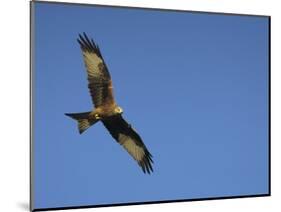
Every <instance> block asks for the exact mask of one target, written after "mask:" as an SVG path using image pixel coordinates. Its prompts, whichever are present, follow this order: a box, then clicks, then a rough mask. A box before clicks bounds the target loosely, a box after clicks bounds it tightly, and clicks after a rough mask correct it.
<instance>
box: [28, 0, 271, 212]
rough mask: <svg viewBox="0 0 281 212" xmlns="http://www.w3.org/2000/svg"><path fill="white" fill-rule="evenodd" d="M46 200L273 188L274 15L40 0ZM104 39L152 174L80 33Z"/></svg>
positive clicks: (39, 182)
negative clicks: (101, 98)
mask: <svg viewBox="0 0 281 212" xmlns="http://www.w3.org/2000/svg"><path fill="white" fill-rule="evenodd" d="M34 17H35V28H34V29H35V40H34V43H33V44H34V50H35V51H34V102H33V104H34V129H33V130H34V146H33V147H34V153H33V154H34V182H33V185H34V207H35V208H46V207H67V206H80V205H98V204H114V203H127V202H143V201H160V200H172V199H191V198H207V197H221V196H236V195H252V194H264V193H267V192H268V62H269V61H268V31H267V29H268V19H267V18H264V17H249V16H233V15H228V16H226V15H218V14H203V13H188V12H164V11H152V10H139V9H125V8H123V9H121V8H108V7H86V6H73V5H61V4H46V3H35V16H34ZM81 32H86V33H87V34H88V35H89V36H90V37H93V38H94V40H95V41H96V42H97V43H98V44H99V46H100V48H101V51H102V54H103V56H104V58H105V60H106V63H107V66H108V68H109V70H110V73H111V76H112V79H113V84H114V89H115V90H114V92H115V97H116V100H117V102H118V104H119V105H120V106H121V107H122V108H123V109H124V114H123V115H124V117H125V119H127V121H128V122H130V123H131V124H132V126H133V127H134V128H135V129H137V131H138V132H139V134H140V135H141V137H142V138H143V140H144V142H145V144H146V146H147V148H148V149H149V150H150V152H151V153H152V155H153V159H154V161H155V163H154V170H155V171H154V173H153V174H152V175H145V174H143V173H142V171H141V169H140V168H139V167H138V165H137V164H136V162H135V161H133V159H132V158H131V157H130V156H129V155H128V154H127V152H126V151H125V150H123V148H122V147H121V146H120V145H119V144H118V143H116V142H115V141H114V140H113V138H112V137H111V136H110V135H109V133H108V132H107V131H106V129H105V128H104V127H103V125H102V124H101V123H98V124H96V125H94V126H93V127H92V128H90V129H89V130H87V131H86V132H85V133H84V134H83V135H80V134H79V133H78V130H77V126H76V123H75V122H74V121H73V120H71V119H69V118H68V117H66V116H65V115H64V113H69V112H85V111H89V110H91V109H92V107H93V106H92V103H91V98H90V95H89V92H88V88H87V79H86V71H85V68H84V64H83V60H82V55H81V51H80V48H79V45H78V43H77V42H76V38H77V36H78V33H81Z"/></svg>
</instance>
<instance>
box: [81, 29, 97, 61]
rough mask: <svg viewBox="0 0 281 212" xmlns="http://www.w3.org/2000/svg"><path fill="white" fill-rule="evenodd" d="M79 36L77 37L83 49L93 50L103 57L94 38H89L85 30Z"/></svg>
mask: <svg viewBox="0 0 281 212" xmlns="http://www.w3.org/2000/svg"><path fill="white" fill-rule="evenodd" d="M78 36H79V38H78V39H77V41H78V43H79V44H80V47H81V49H82V50H83V51H87V52H93V53H95V54H97V55H98V56H99V57H101V58H102V56H101V52H100V49H99V47H98V45H97V44H96V43H95V42H94V40H93V39H92V38H91V39H89V37H88V36H87V34H86V33H85V32H83V34H80V33H79V34H78Z"/></svg>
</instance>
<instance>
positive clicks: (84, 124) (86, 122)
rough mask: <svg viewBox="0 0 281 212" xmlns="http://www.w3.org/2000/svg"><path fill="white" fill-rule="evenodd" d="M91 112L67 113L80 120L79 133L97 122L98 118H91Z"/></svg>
mask: <svg viewBox="0 0 281 212" xmlns="http://www.w3.org/2000/svg"><path fill="white" fill-rule="evenodd" d="M89 114H90V112H85V113H65V115H66V116H69V117H70V118H72V119H74V120H76V121H77V122H78V130H79V133H80V134H82V133H83V132H84V131H85V130H87V129H88V128H89V127H90V126H92V125H93V124H95V123H96V122H97V121H98V120H96V119H92V118H91V119H89Z"/></svg>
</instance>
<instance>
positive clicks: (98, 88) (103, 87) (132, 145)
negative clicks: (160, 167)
mask: <svg viewBox="0 0 281 212" xmlns="http://www.w3.org/2000/svg"><path fill="white" fill-rule="evenodd" d="M77 41H78V43H79V44H80V47H81V50H82V54H83V59H84V63H85V67H86V70H87V76H88V88H89V91H90V94H91V97H92V101H93V104H94V106H95V108H94V109H93V110H92V111H89V112H84V113H66V114H65V115H67V116H69V117H71V118H73V119H75V120H77V122H78V129H79V132H80V134H81V133H83V132H84V131H85V130H86V129H88V128H89V127H90V126H92V125H93V124H95V123H96V122H98V121H101V122H102V123H103V125H104V126H105V127H106V129H107V130H108V131H109V133H110V134H111V135H112V137H113V138H114V139H115V140H116V141H117V142H118V143H119V144H120V145H122V146H123V147H124V148H125V149H126V151H127V152H128V153H129V154H130V155H131V156H132V157H133V158H134V159H135V160H136V161H137V163H138V164H139V166H140V167H141V168H142V170H143V172H144V173H149V174H150V172H152V171H153V168H152V163H153V161H152V155H151V154H150V152H149V151H148V150H147V148H146V146H145V145H144V143H143V141H142V139H141V137H140V136H139V135H138V133H137V132H136V131H135V130H134V129H133V128H132V127H131V125H130V124H128V123H127V122H126V121H125V120H124V119H123V117H122V113H123V110H122V108H121V107H119V106H118V105H117V103H116V102H115V100H114V95H113V86H112V80H111V77H110V73H109V71H108V68H107V66H106V64H105V62H104V59H103V57H102V54H101V51H100V49H99V47H98V45H96V44H95V42H94V41H93V40H92V39H91V40H90V39H89V38H88V36H87V35H86V34H85V33H83V36H82V35H79V39H77Z"/></svg>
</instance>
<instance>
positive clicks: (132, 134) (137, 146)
mask: <svg viewBox="0 0 281 212" xmlns="http://www.w3.org/2000/svg"><path fill="white" fill-rule="evenodd" d="M102 122H103V124H104V126H105V127H106V128H107V129H108V131H109V132H110V134H111V135H112V137H113V138H115V140H116V141H117V142H118V143H119V144H120V145H122V146H123V147H124V148H125V150H126V151H127V152H128V153H129V154H130V155H131V156H132V157H133V158H134V159H135V160H136V161H137V163H138V165H139V166H140V167H141V168H142V170H143V172H144V173H146V172H147V173H149V174H150V172H153V168H152V163H153V160H152V155H151V154H150V152H149V151H148V149H147V148H146V146H145V145H144V143H143V141H142V139H141V137H140V136H139V135H138V133H137V132H136V131H135V130H134V129H133V128H132V127H131V125H130V124H128V123H127V122H126V121H125V120H124V119H123V118H122V116H121V115H116V116H112V117H110V118H108V119H105V120H103V121H102Z"/></svg>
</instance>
